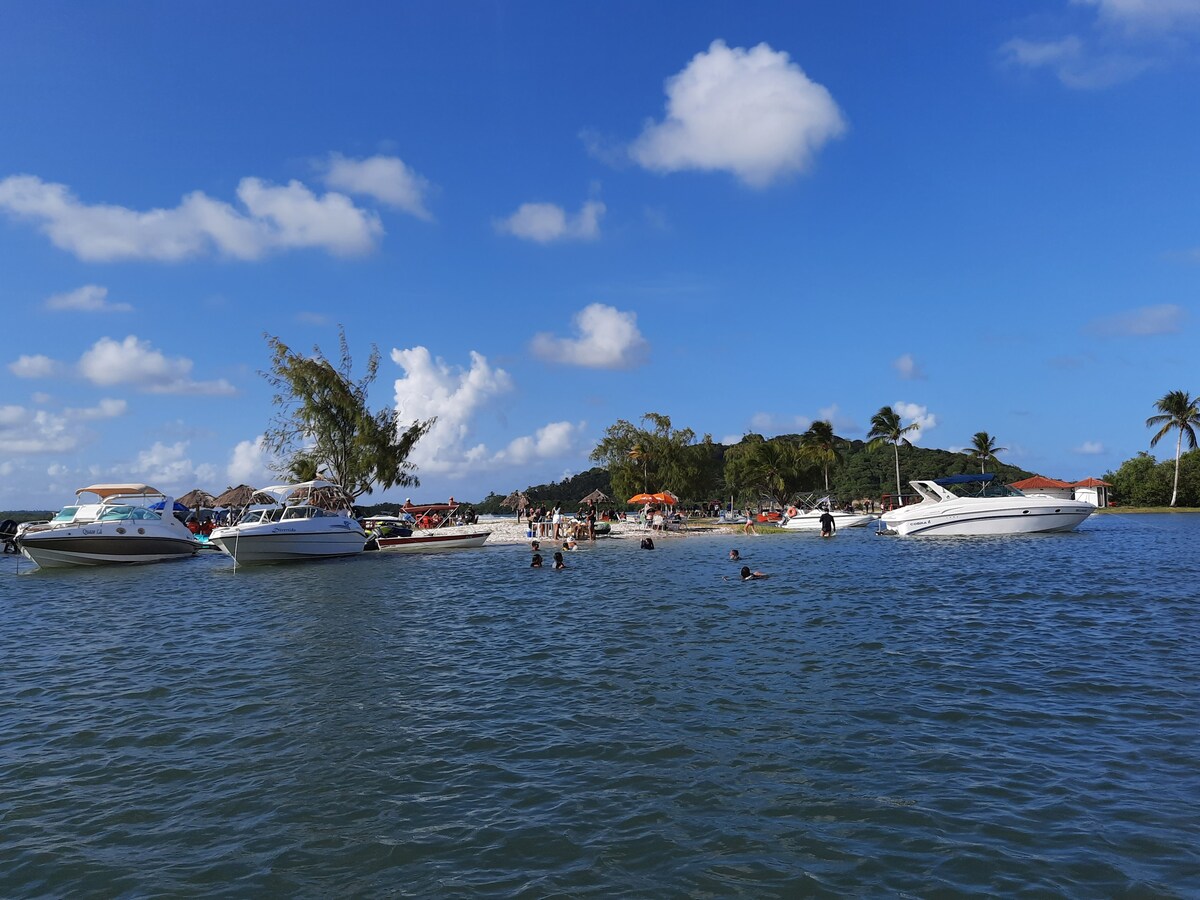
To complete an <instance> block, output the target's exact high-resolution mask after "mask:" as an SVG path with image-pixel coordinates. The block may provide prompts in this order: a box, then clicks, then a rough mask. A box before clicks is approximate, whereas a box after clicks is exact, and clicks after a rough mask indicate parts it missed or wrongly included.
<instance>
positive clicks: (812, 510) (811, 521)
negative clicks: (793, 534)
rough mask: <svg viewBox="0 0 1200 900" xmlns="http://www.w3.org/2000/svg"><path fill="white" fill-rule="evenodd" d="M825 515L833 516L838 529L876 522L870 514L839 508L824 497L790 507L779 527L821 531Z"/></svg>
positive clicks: (830, 499)
mask: <svg viewBox="0 0 1200 900" xmlns="http://www.w3.org/2000/svg"><path fill="white" fill-rule="evenodd" d="M825 513H829V514H830V515H831V516H833V524H834V527H835V528H838V529H842V528H861V527H862V526H863V525H867V524H869V523H871V522H874V521H875V516H873V515H871V514H870V513H859V512H854V510H853V509H848V508H846V507H845V506H839V505H838V504H837V503H836V502H835V501H834V500H833V498H831V497H822V498H821V499H819V500H811V499H809V500H806V501H802V502H801V503H799V504H797V505H794V506H789V507H788V508H787V509H786V510H785V511H784V516H783V518H782V519H781V520H780V522H779V527H780V528H786V529H787V530H789V531H820V530H821V516H823V515H825Z"/></svg>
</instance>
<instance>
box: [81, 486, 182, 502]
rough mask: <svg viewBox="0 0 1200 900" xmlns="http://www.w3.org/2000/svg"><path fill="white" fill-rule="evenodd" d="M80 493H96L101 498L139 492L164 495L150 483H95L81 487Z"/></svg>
mask: <svg viewBox="0 0 1200 900" xmlns="http://www.w3.org/2000/svg"><path fill="white" fill-rule="evenodd" d="M80 494H95V495H96V496H97V497H99V498H100V499H101V500H104V499H107V498H108V497H122V496H136V495H138V494H153V495H154V496H156V497H162V496H164V495H163V492H162V491H160V490H159V489H158V488H152V487H150V485H148V484H93V485H92V486H91V487H84V488H80V489H79V490H77V491H76V492H75V496H79V495H80Z"/></svg>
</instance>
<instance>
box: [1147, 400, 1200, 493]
mask: <svg viewBox="0 0 1200 900" xmlns="http://www.w3.org/2000/svg"><path fill="white" fill-rule="evenodd" d="M1154 408H1155V409H1157V410H1158V412H1159V415H1157V416H1151V417H1150V418H1148V419H1147V420H1146V427H1147V428H1155V427H1157V428H1158V431H1157V432H1155V434H1154V437H1152V438H1150V446H1151V447H1153V446H1154V445H1155V444H1157V443H1158V442H1159V440H1160V439H1162V438H1163V437H1165V436H1166V435H1167V434H1168V433H1170V431H1171V429H1178V431H1179V436H1178V437H1177V438H1176V439H1175V483H1174V484H1173V485H1172V487H1171V505H1172V506H1174V505H1175V499H1176V498H1177V497H1178V496H1179V453H1180V450H1181V449H1182V448H1183V439H1184V437H1185V436H1186V437H1187V442H1188V449H1189V450H1193V449H1195V447H1196V428H1197V426H1200V397H1193V396H1191V395H1190V394H1189V393H1188V392H1187V391H1168V392H1167V393H1166V394H1165V395H1163V396H1162V397H1161V398H1159V399H1158V401H1156V402H1155V404H1154Z"/></svg>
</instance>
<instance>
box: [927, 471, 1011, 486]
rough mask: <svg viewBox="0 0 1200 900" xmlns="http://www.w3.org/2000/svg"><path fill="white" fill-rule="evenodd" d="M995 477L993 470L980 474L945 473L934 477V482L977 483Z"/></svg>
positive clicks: (941, 483)
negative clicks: (945, 474) (943, 475)
mask: <svg viewBox="0 0 1200 900" xmlns="http://www.w3.org/2000/svg"><path fill="white" fill-rule="evenodd" d="M995 477H996V475H995V473H994V472H989V473H987V474H981V475H947V476H946V477H945V478H935V479H934V480H933V483H934V484H940V485H942V486H945V485H948V484H979V483H980V482H988V481H991V480H992V479H994V478H995Z"/></svg>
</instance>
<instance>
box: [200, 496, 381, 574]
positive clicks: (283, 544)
mask: <svg viewBox="0 0 1200 900" xmlns="http://www.w3.org/2000/svg"><path fill="white" fill-rule="evenodd" d="M256 499H262V500H265V501H266V502H259V503H252V504H251V505H250V506H249V507H248V508H247V509H246V511H245V513H243V514H242V517H241V518H240V519H239V520H238V521H237V523H236V524H235V525H227V526H225V527H223V528H216V529H213V532H212V534H210V535H209V536H208V540H209V542H210V543H212V544H214V545H216V547H217V548H218V549H220V550H221V551H222V552H224V553H227V554H229V555H230V556H232V557H233V558H234V561H235V562H237V564H238V565H260V564H266V563H282V562H301V561H304V560H310V559H329V558H332V557H338V556H354V555H355V554H358V553H362V551H363V545H364V544H365V543H366V535H365V534H364V532H363V529H362V526H361V525H360V524H359V523H358V521H357V520H356V519H354V517H352V516H351V515H350V514H349V505H350V504H349V503H348V502H347V500H346V498H345V496H344V494H343V493H342V489H341V488H340V487H338V486H337V485H336V484H333V483H331V482H328V481H321V480H316V481H305V482H302V483H301V484H290V485H288V484H280V485H273V486H272V487H267V488H262V489H261V490H259V491H258V494H257V496H256ZM343 507H344V508H343Z"/></svg>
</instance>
